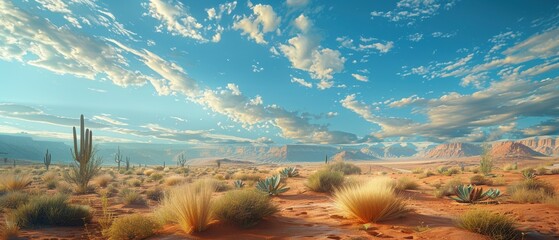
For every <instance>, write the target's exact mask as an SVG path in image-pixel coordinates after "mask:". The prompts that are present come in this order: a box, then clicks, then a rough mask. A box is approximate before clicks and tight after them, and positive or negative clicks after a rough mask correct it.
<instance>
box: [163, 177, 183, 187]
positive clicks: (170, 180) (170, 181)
mask: <svg viewBox="0 0 559 240" xmlns="http://www.w3.org/2000/svg"><path fill="white" fill-rule="evenodd" d="M184 180H185V179H184V177H181V176H177V175H175V176H170V177H167V178H165V185H167V186H175V185H179V184H181V183H183V182H184Z"/></svg>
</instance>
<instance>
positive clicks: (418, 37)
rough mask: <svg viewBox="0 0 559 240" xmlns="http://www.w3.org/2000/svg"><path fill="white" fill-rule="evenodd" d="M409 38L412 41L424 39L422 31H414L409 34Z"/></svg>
mask: <svg viewBox="0 0 559 240" xmlns="http://www.w3.org/2000/svg"><path fill="white" fill-rule="evenodd" d="M408 39H409V40H410V41H412V42H419V41H421V40H422V39H423V34H421V33H414V34H412V35H409V36H408Z"/></svg>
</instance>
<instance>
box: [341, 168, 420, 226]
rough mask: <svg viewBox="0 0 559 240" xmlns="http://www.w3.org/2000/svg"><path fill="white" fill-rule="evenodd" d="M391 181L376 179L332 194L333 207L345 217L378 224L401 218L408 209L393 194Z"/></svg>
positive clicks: (402, 201)
mask: <svg viewBox="0 0 559 240" xmlns="http://www.w3.org/2000/svg"><path fill="white" fill-rule="evenodd" d="M393 186H394V185H393V180H392V179H390V178H376V179H373V180H371V181H369V182H367V183H365V184H361V185H349V186H345V187H342V188H340V189H337V190H336V191H335V192H334V204H335V206H336V207H337V208H338V209H339V210H340V211H341V212H342V213H343V214H344V215H346V216H347V217H353V218H357V219H358V220H359V221H361V222H363V223H366V222H378V221H384V220H390V219H394V218H398V217H402V216H404V215H405V214H407V213H408V212H410V209H409V208H408V207H407V203H406V202H405V201H404V200H402V199H401V198H399V197H397V196H396V194H395V193H394V188H393Z"/></svg>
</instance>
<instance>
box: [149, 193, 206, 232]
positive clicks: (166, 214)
mask: <svg viewBox="0 0 559 240" xmlns="http://www.w3.org/2000/svg"><path fill="white" fill-rule="evenodd" d="M213 192H214V188H213V186H211V185H209V184H207V183H205V184H199V185H198V186H196V185H193V184H189V185H183V186H179V187H176V188H175V189H173V190H171V191H170V193H169V194H168V195H166V196H165V198H164V199H163V201H162V204H161V207H160V208H159V210H158V212H157V213H158V216H159V218H160V221H161V222H172V223H176V224H178V225H179V227H180V228H181V229H182V230H183V231H184V232H187V233H191V232H201V231H204V230H206V228H207V227H208V225H209V224H210V221H211V220H212V203H213V201H212V193H213Z"/></svg>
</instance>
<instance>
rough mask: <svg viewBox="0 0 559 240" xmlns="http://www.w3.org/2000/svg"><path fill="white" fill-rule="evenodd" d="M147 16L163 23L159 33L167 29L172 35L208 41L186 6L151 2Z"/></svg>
mask: <svg viewBox="0 0 559 240" xmlns="http://www.w3.org/2000/svg"><path fill="white" fill-rule="evenodd" d="M147 8H148V13H147V15H149V16H151V17H153V18H155V19H157V20H159V21H161V24H160V25H158V26H157V27H156V30H157V31H158V32H162V31H163V30H164V29H166V30H167V31H168V32H169V33H170V34H171V35H179V36H183V37H187V38H192V39H194V40H198V41H201V42H205V41H207V40H206V39H205V38H204V37H203V36H202V33H201V29H202V27H203V26H202V24H200V23H198V21H197V20H196V18H194V17H193V16H192V15H190V14H189V13H188V12H187V11H186V9H185V7H184V4H182V3H181V2H178V1H174V0H150V1H149V4H148V5H147Z"/></svg>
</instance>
